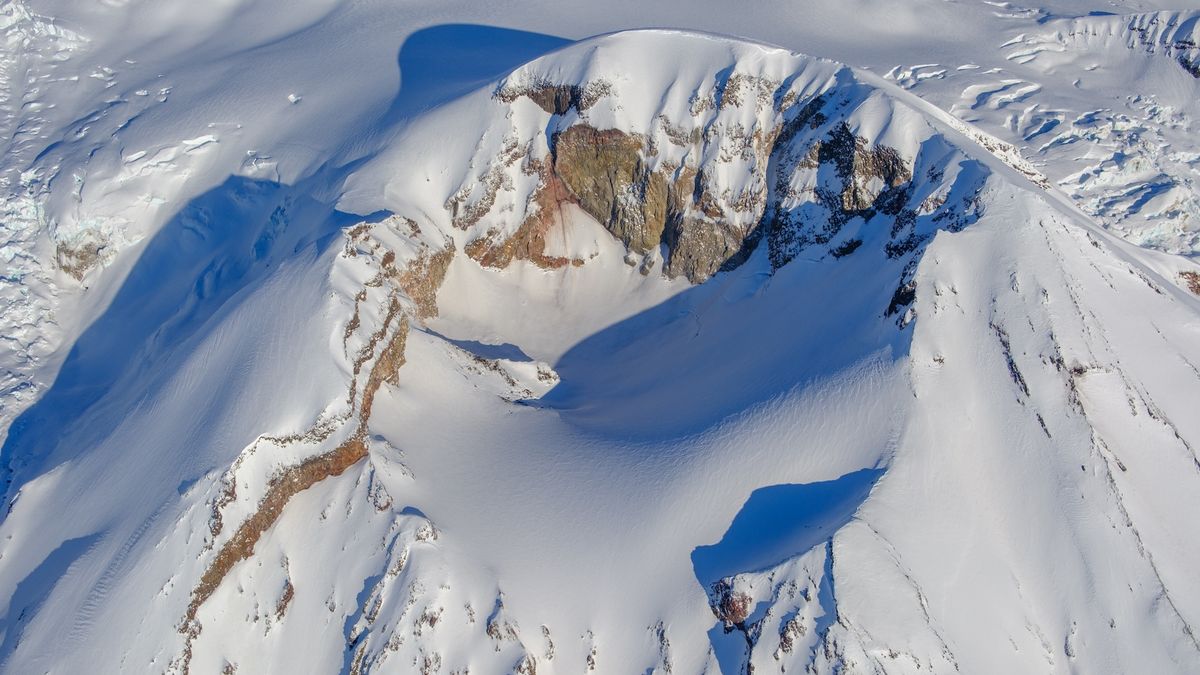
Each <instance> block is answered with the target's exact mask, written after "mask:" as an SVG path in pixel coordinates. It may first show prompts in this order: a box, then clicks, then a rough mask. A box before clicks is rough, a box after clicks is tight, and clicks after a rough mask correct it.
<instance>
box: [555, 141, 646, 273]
mask: <svg viewBox="0 0 1200 675" xmlns="http://www.w3.org/2000/svg"><path fill="white" fill-rule="evenodd" d="M642 146H643V141H642V139H641V138H639V137H637V136H634V135H632V134H627V133H625V132H623V131H619V130H617V129H605V130H603V131H601V130H598V129H593V128H592V127H590V126H586V125H576V126H572V127H569V128H568V129H566V130H565V131H563V132H561V133H559V134H556V135H555V137H554V141H553V148H554V164H553V167H554V169H553V170H554V173H555V174H556V175H557V176H558V177H559V178H560V179H561V180H562V182H563V184H565V185H566V187H567V189H568V190H570V193H571V196H572V197H574V198H575V200H577V201H578V202H579V205H580V206H581V207H582V208H583V210H584V211H587V212H588V213H589V214H590V215H591V216H592V217H593V218H595V219H596V220H598V221H600V223H601V224H603V225H604V226H605V227H606V228H608V231H609V232H612V234H613V236H614V237H616V238H618V239H620V240H621V242H622V243H624V244H625V246H627V247H628V248H629V249H630V250H631V251H635V252H637V253H646V252H648V251H650V250H651V249H653V248H654V247H656V246H658V244H659V242H660V241H662V233H663V229H664V227H665V226H666V219H667V187H666V180H665V179H664V177H663V176H662V175H661V174H657V173H652V172H650V171H649V170H648V169H647V168H646V166H645V164H644V163H643V161H642Z"/></svg>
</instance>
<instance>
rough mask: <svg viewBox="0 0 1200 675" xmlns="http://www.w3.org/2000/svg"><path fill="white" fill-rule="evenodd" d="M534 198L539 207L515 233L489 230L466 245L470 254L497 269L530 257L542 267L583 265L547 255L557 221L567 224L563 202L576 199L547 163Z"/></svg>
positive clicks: (579, 262)
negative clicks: (548, 238) (503, 236)
mask: <svg viewBox="0 0 1200 675" xmlns="http://www.w3.org/2000/svg"><path fill="white" fill-rule="evenodd" d="M533 201H534V203H536V204H537V207H538V208H537V211H535V212H534V213H532V214H530V215H529V216H528V217H527V218H525V220H524V222H522V223H521V226H520V227H519V228H517V231H516V232H514V233H513V234H512V236H510V237H508V238H507V239H503V240H501V239H499V236H500V235H499V233H498V232H496V231H495V230H489V231H488V233H487V234H485V235H483V236H482V237H480V238H478V239H475V240H474V241H472V242H470V243H469V244H467V245H466V246H465V247H464V249H465V252H466V254H467V256H468V257H470V258H472V259H474V260H475V261H476V262H478V263H479V264H480V265H483V266H484V267H491V268H494V269H504V268H505V267H508V265H509V263H511V262H512V261H513V260H528V261H530V262H532V263H533V264H535V265H537V266H538V267H541V268H542V269H558V268H560V267H566V266H567V265H568V264H574V265H582V264H583V261H582V260H579V259H570V258H563V257H561V256H551V255H546V236H547V234H549V232H550V230H551V228H553V227H554V226H555V225H558V226H559V227H561V226H562V224H563V215H562V204H563V203H564V202H567V201H574V200H573V199H572V198H571V196H570V193H569V191H568V190H567V188H566V187H565V186H564V185H563V184H562V180H561V179H559V177H558V176H557V175H555V173H554V172H553V171H552V170H549V168H547V167H545V166H544V165H543V168H542V184H541V186H540V187H539V188H538V191H537V193H536V194H535V195H534V199H533ZM439 283H440V282H439Z"/></svg>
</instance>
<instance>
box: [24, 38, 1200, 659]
mask: <svg viewBox="0 0 1200 675" xmlns="http://www.w3.org/2000/svg"><path fill="white" fill-rule="evenodd" d="M449 47H453V48H452V49H451V48H449ZM464 47H465V48H464ZM399 67H400V78H401V87H400V93H399V95H397V96H396V97H395V99H394V100H393V101H391V102H387V103H386V105H382V106H378V107H376V108H373V109H372V110H371V111H370V112H369V113H367V112H355V113H353V114H352V115H350V116H352V117H354V118H355V122H356V125H355V126H354V128H353V130H352V133H351V131H350V130H347V131H346V132H345V133H344V134H341V135H339V134H338V133H335V132H333V131H331V132H329V133H327V134H322V135H314V137H313V138H306V139H303V140H304V141H305V143H306V144H307V145H306V147H305V148H304V150H303V151H296V150H294V148H293V150H292V151H289V150H288V147H290V145H289V144H298V143H300V140H298V138H297V137H292V136H281V137H280V138H278V139H274V140H271V138H270V137H269V135H267V136H262V137H260V138H258V139H255V140H256V142H258V141H261V143H262V145H261V146H260V147H259V148H257V149H256V150H255V153H256V154H254V155H253V157H252V159H254V160H255V161H253V162H250V164H245V163H244V162H247V161H249V160H247V159H246V157H247V155H246V154H245V153H246V149H245V148H244V147H243V146H242V145H240V144H239V142H238V141H237V138H238V135H237V134H236V133H234V134H230V136H229V137H227V138H225V137H217V136H214V140H211V141H204V142H199V141H196V142H194V143H192V145H191V146H189V147H192V148H196V152H194V153H193V155H194V158H193V160H191V161H193V164H191V165H188V164H186V162H183V163H181V164H180V165H178V166H177V165H174V164H169V163H168V164H169V165H170V166H172V167H175V168H171V169H165V170H166V171H167V172H168V173H170V172H171V171H182V172H183V173H187V172H188V171H194V172H197V173H199V174H203V175H208V176H217V175H220V178H218V179H216V180H213V181H211V182H210V183H209V184H208V185H207V186H206V187H205V188H203V189H199V188H196V187H195V184H194V183H186V182H180V181H175V180H174V179H173V178H160V179H158V182H156V183H154V184H153V188H152V190H151V191H152V192H155V191H156V192H157V193H158V194H160V195H161V196H163V198H164V204H179V203H185V204H186V205H185V206H183V207H182V208H178V209H175V208H173V207H171V206H162V207H161V209H162V217H161V218H160V222H161V224H159V225H154V226H152V225H150V224H149V223H152V222H154V221H153V219H147V220H145V221H141V222H143V226H144V228H145V229H144V230H142V231H140V232H137V233H135V234H138V235H139V236H143V237H144V239H143V240H141V241H137V242H136V243H133V244H129V245H128V248H126V249H123V250H119V251H116V252H115V253H114V254H113V257H112V258H111V260H109V261H108V262H107V263H106V262H105V261H104V260H103V259H102V258H103V256H94V257H95V260H90V257H89V256H84V258H86V259H88V260H87V262H88V264H84V263H82V262H80V259H79V256H74V257H72V258H71V265H72V269H74V270H76V271H77V272H78V277H79V278H80V279H82V280H84V282H85V283H90V284H94V286H93V288H92V290H90V291H89V293H94V294H96V297H99V298H103V302H101V301H100V300H95V301H94V303H95V304H94V305H93V307H94V309H88V306H84V304H83V303H81V308H79V309H73V308H72V307H69V306H64V308H63V309H62V310H61V311H62V312H63V313H64V314H66V315H70V312H72V311H77V312H78V315H77V316H78V317H81V318H79V319H78V320H76V321H75V322H74V323H64V327H63V331H62V332H63V334H64V337H63V338H62V339H63V340H64V342H63V344H64V345H69V347H64V348H63V356H62V357H61V360H60V361H59V363H58V365H57V375H56V377H54V378H53V384H52V385H50V386H48V387H47V388H45V390H44V391H43V392H41V393H40V395H39V396H37V397H36V400H34V401H32V403H31V405H29V406H28V407H27V408H26V409H25V410H24V411H23V412H21V413H20V414H19V415H17V416H16V418H15V420H14V421H13V422H12V424H11V426H10V428H9V430H8V436H7V439H6V440H5V442H4V446H3V450H2V452H0V459H2V464H3V467H2V469H3V472H4V473H3V478H4V487H5V492H6V495H5V496H6V508H7V512H6V514H5V515H4V519H3V522H2V523H0V541H2V542H3V548H2V549H0V598H2V599H4V600H3V602H5V603H6V607H5V608H4V609H3V614H2V618H0V668H3V669H4V670H5V671H6V672H14V673H15V672H42V671H56V672H88V671H104V672H118V671H121V672H143V671H145V672H174V673H188V672H193V673H209V672H222V673H233V672H241V673H261V672H342V673H367V672H380V673H382V672H397V673H409V672H421V673H425V674H429V673H437V672H445V673H467V672H470V673H474V674H478V673H493V672H494V673H508V672H518V673H523V674H525V675H533V674H534V673H542V674H545V673H581V672H593V671H594V672H601V673H629V672H659V673H703V672H725V673H737V672H755V673H761V672H784V671H792V672H796V671H800V670H805V671H806V672H817V673H837V672H879V673H916V672H938V673H942V672H967V673H993V672H995V673H1002V672H1003V673H1007V672H1053V673H1059V672H1062V673H1067V672H1101V673H1128V672H1189V671H1194V670H1196V668H1197V666H1198V664H1200V643H1198V642H1197V639H1198V638H1197V635H1196V633H1195V630H1196V626H1197V622H1200V579H1198V578H1197V576H1196V575H1195V574H1194V566H1195V561H1197V560H1200V536H1197V535H1198V534H1200V532H1198V531H1197V529H1198V526H1200V521H1197V519H1196V518H1194V517H1193V516H1192V515H1191V514H1195V513H1200V458H1198V456H1197V448H1200V417H1197V416H1196V415H1195V414H1194V410H1193V408H1194V402H1195V401H1197V400H1200V367H1198V366H1197V364H1200V321H1198V320H1197V318H1198V317H1197V314H1198V313H1200V298H1197V297H1196V295H1195V293H1194V292H1193V291H1192V290H1190V289H1189V284H1188V280H1189V278H1200V277H1189V276H1188V275H1189V274H1190V275H1195V274H1197V271H1198V268H1197V266H1196V265H1194V264H1193V263H1191V262H1190V261H1189V260H1187V259H1185V258H1181V257H1178V256H1173V255H1168V254H1165V253H1158V252H1154V251H1150V250H1146V249H1141V248H1138V247H1136V246H1133V245H1131V244H1129V243H1127V242H1126V241H1124V240H1122V239H1119V238H1117V237H1115V236H1113V235H1112V234H1110V233H1109V232H1108V231H1106V230H1105V229H1103V228H1102V227H1100V226H1099V225H1097V224H1096V222H1095V221H1094V220H1093V218H1092V216H1090V215H1088V214H1085V213H1084V212H1083V211H1081V210H1080V209H1079V208H1077V207H1076V206H1075V203H1074V202H1072V201H1071V198H1070V197H1068V196H1066V195H1064V194H1063V193H1061V192H1059V191H1058V189H1057V188H1056V187H1053V186H1052V185H1051V183H1050V181H1048V180H1047V179H1046V178H1045V177H1043V176H1042V174H1041V173H1040V172H1039V170H1038V169H1037V168H1035V167H1033V166H1032V165H1030V164H1029V163H1027V162H1026V161H1024V160H1023V159H1022V158H1021V156H1020V153H1019V152H1017V151H1016V150H1015V149H1014V148H1012V147H1011V146H1009V145H1007V144H1006V143H1004V142H1003V141H1000V140H998V139H996V138H994V137H992V136H990V135H988V134H987V133H984V132H983V131H980V130H979V129H977V128H975V127H973V126H970V125H969V124H967V123H965V122H963V121H960V120H959V119H957V118H955V117H952V116H951V115H949V114H948V113H946V112H943V111H941V110H939V109H938V108H935V107H934V106H933V105H931V104H930V103H928V102H926V101H924V100H922V99H920V98H917V97H916V96H915V95H913V94H912V93H909V92H906V91H904V90H903V89H901V88H900V87H898V86H896V84H895V83H893V82H889V81H888V80H885V79H884V78H882V77H878V76H876V75H873V74H871V73H869V72H866V71H863V70H858V69H854V68H850V67H847V66H843V65H840V64H838V63H835V62H832V61H826V60H821V59H816V58H811V57H807V56H803V55H799V54H796V53H792V52H789V51H787V50H784V49H780V48H776V47H771V46H766V45H762V44H756V43H751V42H746V41H739V40H734V39H730V38H725V37H720V36H715V35H709V34H701V33H691V32H684V31H669V30H638V31H628V32H622V33H615V34H610V35H604V36H600V37H597V38H591V39H588V40H583V41H579V42H567V41H564V40H560V39H557V38H552V37H548V36H542V35H536V34H531V33H522V32H519V31H511V30H504V29H498V28H488V27H482V26H441V27H436V28H432V29H428V30H425V31H419V32H417V33H415V34H413V35H412V36H410V37H409V38H408V40H407V41H406V42H405V44H404V46H403V47H402V48H401V49H400V52H399ZM892 79H895V78H894V77H893V78H892ZM120 86H125V85H120ZM136 86H138V87H141V86H142V85H141V84H139V85H136ZM172 96H174V97H175V98H173V99H172V104H173V105H187V104H188V103H189V99H188V97H189V96H200V94H197V93H196V92H190V93H189V92H187V91H186V90H181V91H179V92H177V93H176V94H172ZM308 101H309V99H306V98H304V97H302V96H299V97H297V98H296V100H295V101H292V102H291V103H288V105H291V106H293V107H296V108H302V107H303V106H305V105H306V103H307V102H308ZM280 105H282V103H281V104H280ZM111 110H112V111H113V112H111V113H107V114H104V115H99V116H98V117H96V118H95V119H94V120H93V121H92V122H91V124H93V125H96V126H104V125H108V126H107V127H106V128H108V129H109V130H110V131H109V137H110V138H116V137H121V136H120V134H122V133H125V132H124V131H122V130H123V129H125V128H126V127H127V125H130V124H131V123H132V122H133V120H132V118H130V119H122V118H121V115H122V114H123V113H122V112H121V106H120V105H116V104H114V106H113V107H112V108H111ZM169 119H170V115H169V114H168V113H163V114H162V115H161V116H159V117H155V116H154V115H148V117H147V118H146V119H142V118H140V117H139V118H138V121H137V122H136V123H134V124H132V126H131V127H130V128H131V129H132V131H131V132H129V137H128V138H126V137H122V138H124V140H123V142H124V143H125V145H124V146H122V147H121V148H119V149H116V150H112V151H109V150H105V149H104V148H105V147H107V146H106V145H105V143H107V141H103V142H99V143H100V145H97V146H89V145H88V144H89V143H93V142H96V141H92V140H88V139H94V138H97V137H98V136H97V134H95V133H93V134H92V135H90V136H88V135H84V136H78V137H77V138H75V139H73V140H72V139H70V138H64V139H61V140H59V141H58V142H57V143H55V144H54V145H52V146H51V147H50V148H48V149H45V150H43V151H41V154H40V156H39V157H38V158H36V159H35V158H28V159H29V160H30V161H32V162H33V163H34V165H37V166H41V167H44V171H45V172H46V174H45V176H44V180H45V182H46V184H47V185H49V186H50V187H48V188H46V189H47V193H46V194H47V195H51V196H45V195H43V197H42V198H43V199H45V200H47V203H51V202H52V201H53V199H52V195H53V193H54V187H53V181H55V180H62V178H60V176H67V175H71V172H72V171H73V172H75V174H74V175H78V176H81V179H80V180H81V181H82V182H83V183H84V184H85V185H88V186H90V187H86V188H85V187H80V188H79V194H80V195H88V196H87V197H80V199H81V200H82V201H85V202H86V201H87V199H94V200H95V202H96V204H104V205H108V206H110V207H111V206H112V205H114V204H118V203H122V202H127V201H129V200H130V194H129V193H127V192H124V191H123V189H124V188H122V185H124V183H122V181H123V180H125V181H129V180H132V179H130V178H128V176H125V177H124V178H122V176H123V174H121V173H120V172H119V171H115V170H113V167H120V166H124V165H125V164H126V163H128V162H129V161H137V160H129V159H128V158H129V157H130V156H132V155H131V154H130V153H127V152H126V148H128V149H130V150H132V149H133V148H137V147H142V145H141V144H144V146H145V147H148V148H152V149H153V148H156V147H157V148H165V147H167V144H168V141H169V139H171V138H174V137H172V136H170V133H171V127H170V125H169V124H168V123H167V121H166V120H169ZM247 125H248V127H247V129H246V130H244V131H240V132H238V133H242V134H244V135H245V137H246V138H249V135H250V134H251V133H263V134H265V133H267V132H264V131H261V130H252V129H250V128H249V127H250V126H254V125H251V124H250V123H249V122H247ZM332 128H335V129H342V128H343V127H341V126H337V127H332ZM291 131H293V132H295V131H296V130H295V129H292V130H291ZM308 131H312V129H308ZM214 133H217V132H214ZM222 133H223V132H222ZM139 134H140V135H139ZM81 139H82V140H81ZM135 140H136V141H137V142H136V143H135V142H134V141H135ZM176 140H178V139H176ZM193 140H195V139H193ZM271 143H276V145H274V146H272V145H271ZM209 146H216V147H209ZM205 147H207V149H204V148H205ZM268 149H269V151H268ZM19 151H20V150H19V149H17V150H13V152H19ZM185 154H186V153H185ZM81 156H87V157H88V158H89V159H87V160H86V161H82V163H81V160H80V157H81ZM172 156H173V157H174V156H175V155H172ZM109 163H111V164H109ZM231 163H232V164H231ZM179 166H183V167H184V168H182V169H180V168H179ZM231 166H232V167H241V168H240V169H236V170H235V168H230V167H231ZM214 167H218V168H214ZM220 167H225V168H223V169H222V168H220ZM147 170H148V169H147ZM221 171H224V173H223V174H221ZM231 174H232V175H231ZM135 183H136V181H135ZM146 185H148V184H142V187H146ZM184 185H187V186H188V187H183V186H184ZM138 189H141V188H138ZM189 191H191V192H189ZM51 206H52V204H51ZM95 208H99V207H95ZM155 208H160V207H155ZM156 213H157V211H156ZM136 239H137V237H135V236H133V235H132V234H131V235H130V237H129V240H130V241H134V240H136ZM116 241H117V240H116V239H115V238H114V239H113V240H112V243H111V245H112V246H118V245H117V243H116ZM106 245H108V244H106ZM102 248H103V247H102ZM118 248H119V247H118ZM77 265H83V267H82V268H79V267H77ZM73 325H78V328H77V329H75V328H72V327H71V326H73ZM72 331H74V333H73V332H72ZM39 372H40V371H39ZM41 376H44V375H41Z"/></svg>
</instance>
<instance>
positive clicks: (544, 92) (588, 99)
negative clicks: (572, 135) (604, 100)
mask: <svg viewBox="0 0 1200 675" xmlns="http://www.w3.org/2000/svg"><path fill="white" fill-rule="evenodd" d="M610 93H612V86H611V85H610V84H609V83H607V82H604V81H603V80H596V81H593V82H588V83H586V84H584V85H582V86H581V85H578V84H555V83H553V82H535V83H532V84H524V85H505V86H502V87H500V89H499V90H497V91H496V98H498V99H500V100H501V101H503V102H505V103H512V102H513V101H515V100H517V99H519V98H521V97H525V98H528V99H529V100H531V101H533V102H534V103H536V104H537V105H538V107H539V108H541V109H542V110H545V111H546V112H548V113H550V114H551V115H564V114H566V113H567V112H569V111H570V110H571V109H575V110H578V111H584V110H587V109H588V108H590V107H592V106H593V105H595V104H596V101H598V100H600V98H601V97H603V96H607V95H609V94H610Z"/></svg>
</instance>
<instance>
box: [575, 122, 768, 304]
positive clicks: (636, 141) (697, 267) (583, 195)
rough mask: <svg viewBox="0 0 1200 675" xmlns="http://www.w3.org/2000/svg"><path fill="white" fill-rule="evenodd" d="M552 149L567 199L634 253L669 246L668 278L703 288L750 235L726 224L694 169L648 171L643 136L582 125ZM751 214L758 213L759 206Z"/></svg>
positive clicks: (665, 268) (578, 125) (710, 190)
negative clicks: (681, 277)
mask: <svg viewBox="0 0 1200 675" xmlns="http://www.w3.org/2000/svg"><path fill="white" fill-rule="evenodd" d="M552 148H553V158H552V159H553V163H552V170H553V172H554V175H555V176H556V177H557V178H558V179H559V180H561V182H562V184H563V186H564V187H565V188H566V190H567V192H568V196H569V198H570V199H571V200H572V201H575V202H577V203H578V204H579V206H580V207H581V208H582V209H583V210H584V211H586V212H587V213H588V214H589V215H591V216H592V217H593V218H595V219H596V220H597V221H599V222H600V224H602V225H604V227H605V228H606V229H608V231H609V232H611V233H612V235H613V236H614V237H616V238H617V239H619V240H620V241H621V243H623V244H625V247H626V248H628V249H629V250H630V251H633V252H635V253H639V254H646V253H649V252H651V251H653V250H655V249H656V248H658V247H659V246H660V245H666V250H665V256H666V262H665V265H664V272H666V274H667V276H670V277H678V276H684V277H687V279H688V280H689V281H691V282H693V283H699V282H702V281H704V280H706V279H708V278H709V277H711V276H712V275H713V274H715V273H716V272H717V271H718V270H720V269H721V267H722V265H724V264H725V263H726V262H727V261H729V260H730V259H731V258H733V257H734V256H735V255H737V254H738V252H739V251H740V250H741V248H742V242H743V240H744V239H745V237H746V234H747V233H746V232H744V231H741V229H740V228H737V227H733V226H731V225H730V224H728V223H727V222H726V221H725V219H724V218H722V216H723V214H724V211H723V210H722V209H721V207H720V206H719V205H718V204H717V200H716V198H715V196H714V195H713V194H712V189H711V187H710V185H709V182H708V181H707V180H706V179H705V177H704V175H703V174H701V173H698V172H697V171H696V170H695V169H694V168H692V167H689V166H682V167H671V166H666V167H662V168H660V169H658V170H656V171H651V170H650V169H649V168H648V167H647V166H646V163H645V161H644V160H643V153H644V152H645V140H644V139H643V138H642V137H641V136H639V135H636V134H627V133H625V132H623V131H620V130H617V129H604V130H599V129H595V128H592V127H590V126H587V125H581V124H577V125H574V126H571V127H569V128H567V129H566V130H564V131H562V132H560V133H558V134H556V135H555V136H554V138H553V143H552ZM747 206H748V208H749V209H750V210H752V211H753V210H755V209H757V210H758V211H759V212H760V213H761V209H762V204H761V201H760V202H759V203H757V204H748V205H747Z"/></svg>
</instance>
